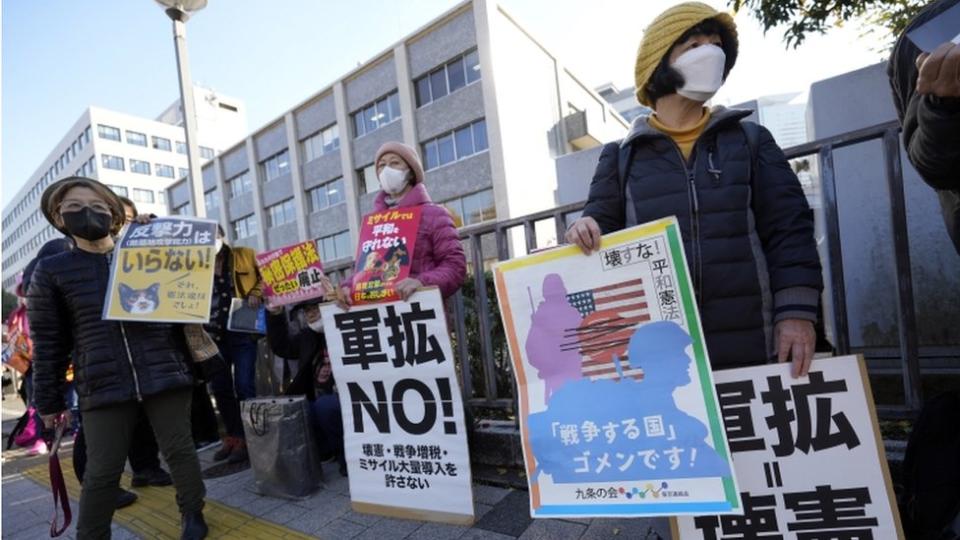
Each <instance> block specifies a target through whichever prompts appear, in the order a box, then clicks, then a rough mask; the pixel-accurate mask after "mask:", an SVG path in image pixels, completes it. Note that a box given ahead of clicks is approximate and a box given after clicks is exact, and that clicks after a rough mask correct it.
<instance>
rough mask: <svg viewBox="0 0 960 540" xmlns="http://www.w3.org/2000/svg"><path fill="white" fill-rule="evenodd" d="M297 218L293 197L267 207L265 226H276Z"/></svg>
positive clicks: (291, 221)
mask: <svg viewBox="0 0 960 540" xmlns="http://www.w3.org/2000/svg"><path fill="white" fill-rule="evenodd" d="M296 220H297V212H296V210H295V209H294V207H293V199H287V200H285V201H283V202H281V203H277V204H275V205H273V206H268V207H267V226H268V227H276V226H278V225H285V224H287V223H293V222H294V221H296Z"/></svg>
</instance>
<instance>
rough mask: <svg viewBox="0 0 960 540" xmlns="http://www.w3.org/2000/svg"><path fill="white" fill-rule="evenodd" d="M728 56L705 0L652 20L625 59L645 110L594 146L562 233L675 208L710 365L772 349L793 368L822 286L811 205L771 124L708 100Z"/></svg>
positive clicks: (591, 233)
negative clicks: (584, 197) (616, 137)
mask: <svg viewBox="0 0 960 540" xmlns="http://www.w3.org/2000/svg"><path fill="white" fill-rule="evenodd" d="M737 54H738V40H737V28H736V24H735V23H734V21H733V18H732V17H731V16H730V15H729V14H726V13H720V12H718V11H716V10H714V9H713V8H712V7H710V6H708V5H706V4H702V3H699V2H686V3H683V4H679V5H676V6H674V7H671V8H669V9H667V10H666V11H664V12H663V13H661V14H660V15H659V16H658V17H657V18H656V19H654V21H653V22H652V23H651V24H650V26H649V27H647V29H646V31H645V32H644V35H643V39H642V41H641V43H640V48H639V51H638V53H637V60H636V66H635V77H636V85H637V98H638V99H639V101H640V103H642V104H644V105H647V106H650V107H652V108H653V110H654V112H653V114H652V115H644V116H640V117H638V118H637V119H635V120H634V122H633V126H632V128H631V130H630V132H629V134H628V135H627V137H626V138H625V139H623V141H622V142H617V143H609V144H607V145H606V146H605V147H604V148H603V151H602V152H601V154H600V159H599V163H598V164H597V169H596V173H595V174H594V177H593V181H592V183H591V185H590V194H589V198H588V201H587V204H586V207H585V208H584V210H583V216H582V217H581V218H580V219H578V220H577V221H576V222H574V223H573V224H572V225H571V227H570V228H569V229H568V231H567V234H566V239H567V241H568V242H570V243H573V244H576V245H578V246H579V247H580V248H581V249H582V250H583V251H584V253H589V252H590V251H593V250H597V249H599V247H600V235H601V234H606V233H610V232H613V231H617V230H620V229H623V228H625V227H628V226H632V225H636V224H640V223H645V222H648V221H653V220H656V219H660V218H665V217H668V216H677V219H678V220H679V224H680V229H681V232H682V236H683V241H684V248H685V251H686V255H687V261H688V264H689V269H690V274H691V276H692V282H693V285H694V289H695V292H696V297H697V303H698V305H699V308H700V314H701V317H702V321H703V328H704V333H705V336H706V342H707V350H708V351H709V355H710V362H711V364H712V366H713V367H714V369H723V368H733V367H740V366H746V365H756V364H763V363H766V362H767V361H768V360H769V359H770V358H771V357H773V356H775V357H776V358H778V359H779V360H780V361H781V362H784V361H787V360H788V359H792V362H793V373H794V376H802V375H805V374H806V373H807V371H808V370H809V368H810V363H811V361H812V359H813V353H814V346H815V332H814V321H816V318H817V306H818V303H819V299H820V291H821V290H822V288H823V284H822V277H821V267H820V260H819V257H818V254H817V249H816V243H815V241H814V235H813V215H812V213H811V211H810V208H809V206H808V204H807V200H806V197H805V196H804V193H803V190H802V189H801V187H800V182H799V181H798V180H797V177H796V175H795V174H794V173H793V171H792V169H791V168H790V164H789V163H788V162H787V160H786V158H785V157H784V155H783V152H782V151H781V150H780V148H779V147H778V146H777V143H776V142H774V140H773V137H772V136H771V135H770V132H769V131H767V130H766V129H765V128H763V127H759V126H756V125H745V124H742V123H741V120H742V119H743V118H744V117H746V116H748V115H749V114H750V112H749V111H739V110H732V109H725V108H723V107H714V108H713V109H710V108H707V107H705V106H704V105H705V103H706V102H707V101H709V100H710V99H711V98H712V97H713V95H714V93H716V91H717V90H718V89H719V88H720V86H721V85H722V84H723V82H724V80H726V77H727V75H729V73H730V70H731V69H732V68H733V66H734V64H735V63H736V60H737ZM751 133H753V134H754V135H755V142H753V143H751ZM621 160H623V162H622V163H621Z"/></svg>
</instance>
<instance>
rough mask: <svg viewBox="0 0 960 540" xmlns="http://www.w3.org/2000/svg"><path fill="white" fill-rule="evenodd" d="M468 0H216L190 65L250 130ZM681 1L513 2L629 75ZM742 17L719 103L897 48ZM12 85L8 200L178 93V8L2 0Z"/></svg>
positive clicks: (544, 31)
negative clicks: (95, 119)
mask: <svg viewBox="0 0 960 540" xmlns="http://www.w3.org/2000/svg"><path fill="white" fill-rule="evenodd" d="M708 1H709V0H708ZM457 3H458V1H455V0H404V1H402V2H398V1H394V0H351V1H349V2H344V1H336V0H272V1H269V2H266V1H263V0H261V1H253V0H209V5H208V6H207V8H206V9H204V10H202V11H200V12H198V13H196V14H195V15H194V17H192V18H191V19H190V21H189V22H188V24H187V41H188V48H189V55H190V67H191V73H192V76H193V80H194V82H195V83H196V84H200V85H203V86H207V87H210V88H213V89H215V90H217V91H218V92H220V93H223V94H225V95H228V96H233V97H236V98H240V99H242V100H243V101H244V102H245V103H246V106H247V119H248V132H249V131H252V130H255V129H257V128H259V127H261V126H263V125H265V124H267V123H269V122H270V121H272V120H274V119H275V118H277V117H278V116H280V115H281V114H283V113H284V112H285V111H286V110H288V109H290V108H291V107H292V106H294V105H295V104H297V103H299V102H301V101H303V100H305V99H306V98H307V97H309V96H311V95H312V94H314V93H316V92H317V91H318V90H320V89H322V88H324V87H326V86H327V85H329V84H330V83H331V82H333V81H334V80H336V79H338V78H339V77H340V76H342V75H343V74H344V73H346V72H347V71H349V70H351V69H353V68H355V67H356V66H357V65H360V64H362V63H364V62H365V61H367V60H368V59H370V58H371V57H373V56H375V55H377V54H378V53H379V52H381V51H383V50H385V49H387V48H388V47H391V46H392V45H393V44H394V43H396V42H397V41H399V40H400V39H402V38H403V37H404V36H406V35H407V34H409V33H411V32H413V31H415V30H416V29H418V28H420V27H421V26H423V25H424V24H425V23H427V22H429V21H430V20H431V19H433V18H435V17H436V16H438V15H440V14H442V13H443V12H445V11H446V10H448V9H450V8H451V7H453V6H454V5H456V4H457ZM675 3H676V2H669V1H662V0H644V1H642V2H641V1H638V0H591V1H589V2H588V1H585V0H501V1H500V4H501V5H502V6H503V8H504V9H505V10H506V11H507V12H508V13H510V14H511V15H512V16H513V17H514V19H516V20H517V22H518V23H519V24H520V25H521V26H523V27H524V28H526V29H527V30H528V31H529V32H530V33H531V34H532V35H533V36H534V37H535V38H536V39H537V40H538V41H540V42H541V44H542V45H543V46H545V47H546V48H547V49H548V50H550V51H552V52H553V53H554V54H555V55H556V56H557V57H559V58H560V61H561V62H562V63H563V64H564V65H565V66H566V67H567V68H568V69H569V70H570V71H571V72H572V73H573V74H575V75H576V76H577V77H578V78H579V79H580V80H581V81H583V82H584V83H585V84H587V85H590V86H594V87H595V86H599V85H601V84H604V83H607V82H613V83H614V84H616V85H617V86H619V87H621V88H623V87H627V86H630V85H632V84H633V81H632V78H633V63H634V58H635V54H636V49H637V45H638V44H639V42H640V38H641V36H642V29H643V28H644V27H646V25H647V24H648V23H649V22H650V21H651V20H652V19H653V18H654V17H656V15H657V14H659V13H660V12H661V11H662V10H663V9H665V8H666V7H668V6H670V5H673V4H675ZM712 4H713V5H714V6H715V7H717V8H723V7H724V3H723V2H717V1H713V2H712ZM736 20H737V24H738V28H739V34H740V55H739V59H738V61H737V66H736V67H735V68H734V70H733V72H732V73H731V75H730V78H729V79H728V81H727V83H726V84H725V85H724V87H723V88H722V89H721V91H720V93H719V94H718V95H717V97H716V98H715V102H717V103H724V104H732V103H738V102H742V101H746V100H749V99H752V98H755V97H758V96H763V95H771V94H778V93H785V92H799V91H804V90H806V89H808V88H809V86H810V84H811V83H813V82H815V81H818V80H822V79H825V78H829V77H832V76H835V75H839V74H842V73H845V72H848V71H851V70H854V69H858V68H861V67H864V66H867V65H871V64H874V63H877V62H880V61H882V60H883V59H884V57H883V54H882V53H881V52H878V51H880V50H882V48H883V42H882V38H881V37H880V36H878V35H868V36H866V37H864V36H863V35H862V34H863V28H862V27H861V26H859V25H857V24H851V25H847V26H845V27H844V28H838V29H833V30H831V31H830V32H829V33H828V35H826V36H813V37H810V38H808V40H807V41H806V42H805V44H804V45H803V46H801V47H800V48H799V49H796V50H793V49H790V50H787V49H786V48H785V46H784V44H783V41H782V29H774V30H771V31H770V32H769V33H768V34H767V35H766V36H764V35H763V32H762V31H761V29H760V26H759V24H758V23H756V22H755V21H754V20H753V19H752V18H750V17H749V16H748V14H746V13H740V14H738V15H737V17H736ZM0 86H2V88H0V91H2V100H0V106H2V110H0V116H2V124H0V128H2V134H0V135H2V149H0V150H2V154H0V160H2V175H3V178H2V202H3V205H4V206H6V205H7V204H8V203H9V202H10V200H11V198H12V197H13V196H14V195H16V191H17V190H18V189H19V188H20V187H21V186H22V185H23V184H24V183H25V182H26V181H27V180H28V179H29V178H30V175H32V174H34V172H35V171H36V169H37V167H39V166H40V164H41V162H42V161H43V160H44V158H46V156H47V154H48V153H49V152H50V151H51V150H52V149H53V147H54V145H56V144H57V143H58V142H59V141H60V139H61V138H62V137H63V136H64V134H65V132H66V130H67V129H69V128H70V127H71V126H72V125H73V123H74V122H76V120H77V119H78V118H79V117H80V115H81V114H82V113H83V111H84V110H85V109H86V107H88V106H91V105H93V106H99V107H103V108H106V109H112V110H116V111H119V112H124V113H128V114H133V115H138V116H144V117H150V118H153V117H156V116H157V115H158V114H159V113H160V112H162V111H163V110H164V109H165V108H166V107H167V106H168V105H170V104H171V103H172V102H173V101H174V100H176V99H177V98H178V97H179V89H178V86H177V75H176V59H175V57H174V49H173V42H172V34H171V24H170V21H169V19H168V18H167V17H166V15H165V14H164V13H163V11H162V9H161V8H160V7H159V6H158V5H157V4H156V3H155V2H154V1H153V0H83V1H76V0H43V1H36V0H3V4H2V84H0ZM245 135H246V133H241V134H238V135H237V139H240V138H242V137H243V136H245Z"/></svg>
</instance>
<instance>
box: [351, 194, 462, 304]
mask: <svg viewBox="0 0 960 540" xmlns="http://www.w3.org/2000/svg"><path fill="white" fill-rule="evenodd" d="M410 206H421V207H423V210H422V212H421V214H420V229H419V230H418V231H417V243H416V246H415V247H414V248H413V261H412V263H411V265H410V277H412V278H416V279H418V280H420V282H421V283H423V284H424V286H427V287H430V286H436V287H439V288H440V293H441V294H442V295H443V297H444V298H447V297H449V296H452V295H453V294H454V293H456V292H457V291H458V290H459V289H460V286H461V285H463V280H464V279H466V276H467V259H466V256H464V254H463V245H462V244H461V243H460V237H459V235H458V234H457V228H456V226H455V225H454V224H453V218H451V217H450V213H449V212H448V211H447V209H446V208H444V207H443V206H440V205H438V204H433V201H432V200H431V199H430V195H429V194H428V193H427V188H426V187H425V186H424V185H423V184H422V183H417V184H415V185H414V186H413V189H411V190H410V191H409V192H407V194H406V195H404V197H403V198H402V199H400V202H399V203H398V204H397V207H399V208H404V207H410ZM387 209H389V207H388V206H387V203H386V193H384V192H383V191H380V193H378V194H377V198H376V200H375V201H374V210H375V211H377V212H380V211H382V210H387ZM352 283H353V280H352V279H350V280H347V283H344V285H346V286H351V285H352Z"/></svg>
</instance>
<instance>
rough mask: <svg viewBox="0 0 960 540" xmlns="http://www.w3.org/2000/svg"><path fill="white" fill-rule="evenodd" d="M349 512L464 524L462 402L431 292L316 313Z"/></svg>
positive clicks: (439, 307) (467, 490)
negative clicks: (340, 436)
mask: <svg viewBox="0 0 960 540" xmlns="http://www.w3.org/2000/svg"><path fill="white" fill-rule="evenodd" d="M321 314H322V317H323V327H324V332H325V334H326V336H327V347H328V350H329V353H330V363H331V366H332V367H333V375H334V378H335V379H336V381H337V389H338V392H339V396H340V404H341V407H342V412H343V427H344V434H345V446H346V458H347V469H348V470H349V473H350V498H351V499H352V501H353V509H354V510H356V511H358V512H365V513H372V514H381V515H388V516H393V517H400V518H407V519H420V520H428V521H442V522H447V523H455V524H461V525H466V524H471V523H473V491H472V489H471V481H470V456H469V455H468V451H467V435H466V428H465V425H464V415H463V403H462V400H461V397H460V387H459V385H458V383H457V376H456V371H455V369H454V357H453V353H452V349H451V347H450V337H449V334H448V333H447V325H446V318H445V316H444V311H443V300H442V299H441V297H440V292H439V290H438V289H436V288H429V289H423V290H421V291H418V292H416V293H415V294H414V295H413V296H411V297H410V299H409V301H408V302H392V303H385V304H374V305H368V306H354V307H352V308H350V310H349V311H343V310H341V309H340V308H339V307H337V306H336V305H334V304H326V305H323V306H321Z"/></svg>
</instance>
